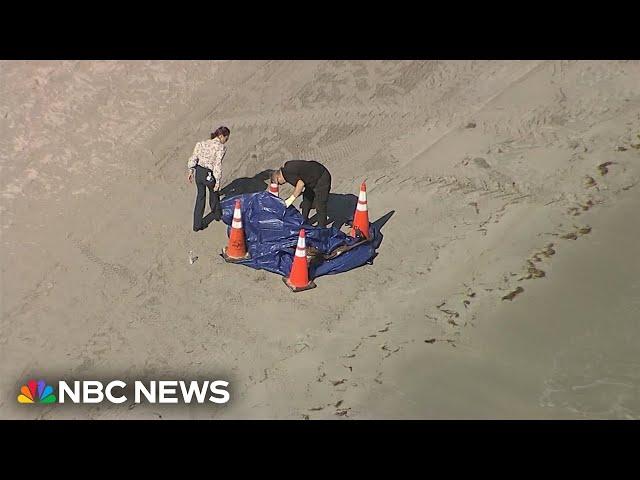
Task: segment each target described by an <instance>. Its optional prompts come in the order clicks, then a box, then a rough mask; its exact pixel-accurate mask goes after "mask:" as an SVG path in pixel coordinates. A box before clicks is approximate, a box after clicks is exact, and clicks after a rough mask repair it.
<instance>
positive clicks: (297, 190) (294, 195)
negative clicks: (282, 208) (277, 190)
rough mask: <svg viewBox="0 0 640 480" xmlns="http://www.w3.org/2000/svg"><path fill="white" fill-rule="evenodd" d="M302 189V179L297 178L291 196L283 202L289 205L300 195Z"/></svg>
mask: <svg viewBox="0 0 640 480" xmlns="http://www.w3.org/2000/svg"><path fill="white" fill-rule="evenodd" d="M303 190H304V182H303V181H302V180H298V182H297V183H296V188H295V189H294V190H293V193H292V194H291V196H290V197H289V198H287V199H286V200H285V202H284V204H285V205H286V206H287V207H289V206H290V205H291V204H292V203H293V202H294V200H295V199H296V198H298V197H299V196H300V194H301V193H302V191H303Z"/></svg>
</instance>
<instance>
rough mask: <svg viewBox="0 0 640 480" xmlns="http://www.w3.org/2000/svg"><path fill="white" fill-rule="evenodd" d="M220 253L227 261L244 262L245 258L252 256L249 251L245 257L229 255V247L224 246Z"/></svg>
mask: <svg viewBox="0 0 640 480" xmlns="http://www.w3.org/2000/svg"><path fill="white" fill-rule="evenodd" d="M220 255H221V256H222V258H224V261H225V262H227V263H239V262H244V261H245V260H249V259H250V258H251V256H250V255H249V252H247V253H246V255H245V256H244V257H239V258H236V257H230V256H229V255H227V247H224V248H223V249H222V253H221V254H220Z"/></svg>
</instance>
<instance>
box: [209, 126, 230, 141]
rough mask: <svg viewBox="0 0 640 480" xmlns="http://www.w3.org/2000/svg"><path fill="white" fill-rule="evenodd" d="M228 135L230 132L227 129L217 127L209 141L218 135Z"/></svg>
mask: <svg viewBox="0 0 640 480" xmlns="http://www.w3.org/2000/svg"><path fill="white" fill-rule="evenodd" d="M230 133H231V131H230V130H229V129H228V128H227V127H218V128H217V129H216V131H215V132H213V133H212V134H211V140H213V139H214V138H216V137H219V136H220V135H223V136H225V137H228V136H229V134H230Z"/></svg>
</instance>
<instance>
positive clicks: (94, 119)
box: [0, 60, 640, 420]
mask: <svg viewBox="0 0 640 480" xmlns="http://www.w3.org/2000/svg"><path fill="white" fill-rule="evenodd" d="M0 80H1V81H0V241H1V243H2V248H1V249H0V267H1V276H0V282H1V283H0V294H1V297H0V312H1V323H0V418H3V419H23V418H24V419H29V418H38V419H62V418H74V419H171V418H175V419H238V418H240V419H339V420H343V419H350V418H353V419H406V418H420V419H443V418H452V419H467V418H481V419H489V418H496V419H505V418H508V419H514V418H532V419H561V418H566V419H640V368H639V367H640V348H638V345H639V344H640V323H639V322H638V318H640V315H639V314H640V280H639V279H638V276H639V274H640V256H639V255H638V241H637V238H638V236H639V235H640V226H639V225H638V221H637V219H638V213H637V212H638V210H639V209H640V186H638V183H639V182H640V62H638V61H479V60H473V61H348V62H347V61H24V62H20V61H0ZM219 125H226V126H228V127H229V128H230V130H231V137H230V140H229V142H228V153H227V155H226V157H225V160H224V173H223V192H224V186H225V185H226V186H227V191H226V192H227V195H231V194H233V193H234V192H233V188H232V187H233V185H237V184H238V182H239V183H241V184H245V185H246V184H252V185H258V186H260V184H261V183H264V188H265V189H266V187H267V184H266V182H265V181H264V179H263V175H262V173H263V172H264V171H265V170H267V169H272V168H277V167H278V166H280V165H281V164H282V163H283V162H284V161H286V160H292V159H305V160H318V161H320V162H322V163H323V164H325V165H326V166H327V167H328V168H329V170H330V171H331V174H332V177H333V185H332V193H333V195H332V198H330V202H329V215H330V217H331V215H332V213H333V214H337V213H341V212H340V211H341V210H343V209H344V206H345V202H346V199H347V198H348V196H349V195H357V194H358V188H359V186H360V183H361V182H362V181H363V180H365V179H366V180H367V187H368V192H367V193H368V204H369V216H370V219H371V220H372V221H380V222H383V223H384V226H383V227H382V233H383V235H384V240H383V242H382V244H381V246H380V248H379V250H378V256H377V257H376V258H375V260H374V262H373V264H372V265H366V266H363V267H361V268H358V269H355V270H352V271H349V272H346V273H342V274H339V275H331V276H324V277H320V278H318V279H317V281H316V283H317V285H318V287H317V288H316V289H314V290H310V291H307V292H302V293H297V294H293V293H291V292H290V291H289V290H288V289H287V288H286V287H285V286H284V285H283V284H282V282H281V280H280V277H278V276H276V275H273V274H271V273H268V272H264V271H257V270H253V269H250V268H246V267H243V266H239V265H231V264H227V263H225V262H224V260H223V259H222V258H221V257H220V256H219V252H220V249H221V248H222V247H223V246H224V245H226V242H227V236H226V230H225V228H224V226H223V225H222V224H219V223H213V224H212V225H211V226H210V227H209V228H208V229H206V230H204V231H202V232H198V233H194V232H193V231H192V229H191V222H192V212H193V202H194V197H195V187H194V186H193V185H190V184H189V183H188V182H187V180H186V163H187V159H188V158H189V156H190V155H191V153H192V151H193V147H194V145H195V143H196V142H197V141H200V140H203V139H205V138H208V135H209V133H210V132H211V131H212V129H215V128H216V127H217V126H219ZM234 181H235V182H236V183H235V184H234V183H232V182H234ZM292 190H293V188H292V187H290V186H283V187H282V188H281V196H282V197H283V198H286V196H288V194H289V193H290V192H291V191H292ZM299 204H300V200H297V201H296V202H295V203H294V205H296V206H299ZM207 211H208V207H207ZM345 230H346V227H345ZM189 251H193V252H194V254H195V255H197V256H198V260H197V261H196V262H195V263H194V264H193V265H191V264H190V263H189V261H188V252H189ZM33 376H38V378H40V377H43V378H46V379H51V380H56V379H59V378H73V379H83V378H87V379H88V378H91V379H102V378H104V379H108V378H180V379H182V378H212V379H213V378H225V379H227V380H229V381H230V382H231V390H230V391H231V401H230V402H229V403H228V404H226V405H213V406H212V405H197V406H196V405H192V406H184V405H176V406H174V405H133V404H130V402H128V403H126V404H122V405H106V404H103V405H83V406H61V405H51V406H42V405H40V406H36V407H37V408H31V407H29V406H25V405H20V404H18V403H17V402H16V395H17V393H18V392H19V390H20V385H22V384H23V383H24V382H25V381H26V380H27V379H28V378H32V377H33Z"/></svg>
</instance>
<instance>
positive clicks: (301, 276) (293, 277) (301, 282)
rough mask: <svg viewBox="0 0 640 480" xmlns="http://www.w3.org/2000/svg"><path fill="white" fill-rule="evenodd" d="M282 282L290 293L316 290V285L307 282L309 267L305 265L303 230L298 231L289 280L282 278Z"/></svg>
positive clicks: (305, 254)
mask: <svg viewBox="0 0 640 480" xmlns="http://www.w3.org/2000/svg"><path fill="white" fill-rule="evenodd" d="M282 281H283V282H284V283H285V285H286V286H287V287H289V288H290V289H291V291H292V292H304V291H305V290H310V289H312V288H316V284H315V283H313V281H312V280H309V266H308V264H307V249H306V248H305V241H304V228H303V229H301V230H300V236H299V237H298V246H297V247H296V254H295V256H294V257H293V263H292V264H291V272H290V273H289V278H284V277H282Z"/></svg>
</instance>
